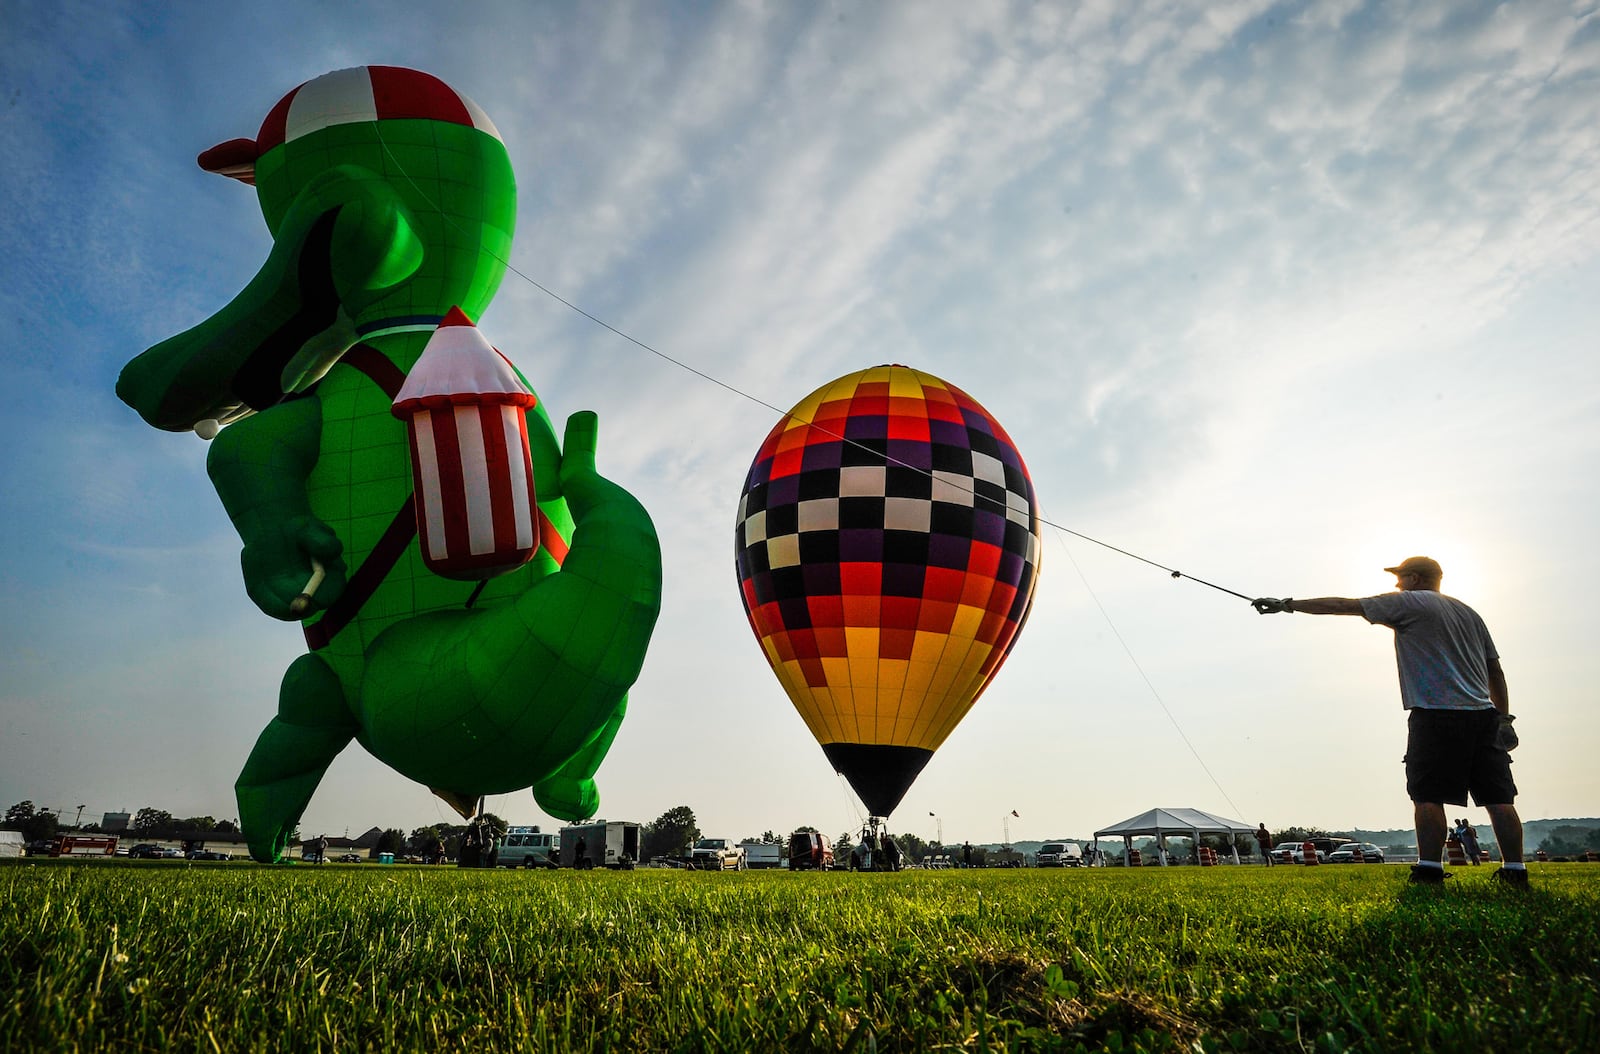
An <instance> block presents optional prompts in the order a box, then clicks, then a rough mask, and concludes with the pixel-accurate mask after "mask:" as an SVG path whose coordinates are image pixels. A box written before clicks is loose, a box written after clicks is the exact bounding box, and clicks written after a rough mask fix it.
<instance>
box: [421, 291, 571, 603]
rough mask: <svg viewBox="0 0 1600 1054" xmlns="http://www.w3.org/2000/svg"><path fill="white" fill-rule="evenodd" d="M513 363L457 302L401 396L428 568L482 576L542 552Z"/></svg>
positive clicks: (529, 399)
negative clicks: (486, 336) (489, 339)
mask: <svg viewBox="0 0 1600 1054" xmlns="http://www.w3.org/2000/svg"><path fill="white" fill-rule="evenodd" d="M535 401H536V400H535V397H534V394H533V392H531V391H529V390H528V387H527V385H525V384H523V383H522V378H520V377H518V376H517V371H516V369H515V368H513V367H512V365H511V362H510V361H509V360H508V359H507V358H506V357H505V356H504V355H502V354H500V352H499V351H498V350H496V349H495V348H494V347H493V346H492V345H490V343H489V342H488V341H487V340H485V339H484V337H483V334H481V333H480V332H478V328H477V327H476V326H474V325H473V324H472V320H471V319H469V318H467V316H466V314H465V313H464V312H462V310H461V309H460V308H459V307H456V308H451V310H450V313H449V314H448V315H446V316H445V319H444V321H443V322H441V323H440V324H439V328H438V329H436V330H434V333H433V336H432V337H430V338H429V339H428V344H427V347H425V348H424V349H423V351H422V355H421V357H420V358H418V360H417V364H416V366H414V367H412V370H411V373H410V374H409V375H408V376H407V377H406V380H405V384H403V385H402V386H401V387H400V392H399V394H398V395H396V396H395V400H394V407H393V411H394V415H395V416H396V417H398V418H400V419H402V420H404V421H405V422H406V426H407V430H408V431H409V433H410V438H411V473H412V478H413V481H414V485H415V488H416V498H417V532H418V535H419V540H420V542H421V545H422V559H423V562H424V563H425V564H426V565H427V566H428V569H429V570H431V571H433V572H434V573H435V574H438V575H442V576H444V577H446V578H457V579H465V580H481V579H486V578H493V577H494V576H495V575H500V574H504V573H506V572H507V571H514V570H516V569H517V568H518V567H521V566H522V565H523V564H525V563H527V562H528V561H529V560H531V559H533V557H534V554H535V553H537V552H538V551H539V515H538V508H537V506H536V505H535V504H534V487H533V461H532V456H531V454H530V453H529V449H528V424H527V418H526V416H525V415H526V413H527V409H528V407H530V406H533V405H534V403H535Z"/></svg>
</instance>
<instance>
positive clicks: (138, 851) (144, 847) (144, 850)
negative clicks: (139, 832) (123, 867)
mask: <svg viewBox="0 0 1600 1054" xmlns="http://www.w3.org/2000/svg"><path fill="white" fill-rule="evenodd" d="M161 855H162V851H161V847H160V846H159V845H155V844H153V843H151V842H140V843H139V844H138V845H136V846H133V847H132V848H131V849H129V850H128V857H129V858H130V859H132V860H154V859H156V858H157V857H159V856H161Z"/></svg>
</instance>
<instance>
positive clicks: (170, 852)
mask: <svg viewBox="0 0 1600 1054" xmlns="http://www.w3.org/2000/svg"><path fill="white" fill-rule="evenodd" d="M156 856H158V857H160V858H162V859H164V860H182V859H183V850H182V849H174V848H173V847H171V846H168V847H167V848H165V849H162V850H160V851H158V852H157V853H156Z"/></svg>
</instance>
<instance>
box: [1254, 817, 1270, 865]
mask: <svg viewBox="0 0 1600 1054" xmlns="http://www.w3.org/2000/svg"><path fill="white" fill-rule="evenodd" d="M1256 846H1257V847H1258V848H1260V850H1261V859H1262V860H1265V861H1266V863H1267V866H1268V867H1271V866H1272V832H1271V831H1269V830H1267V825H1266V824H1265V823H1262V824H1261V826H1259V827H1257V828H1256Z"/></svg>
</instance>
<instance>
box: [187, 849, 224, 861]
mask: <svg viewBox="0 0 1600 1054" xmlns="http://www.w3.org/2000/svg"><path fill="white" fill-rule="evenodd" d="M189 859H190V860H232V859H233V857H231V856H229V855H228V854H227V853H220V852H218V851H217V850H215V849H196V850H195V851H194V852H192V853H190V854H189Z"/></svg>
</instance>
